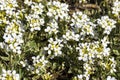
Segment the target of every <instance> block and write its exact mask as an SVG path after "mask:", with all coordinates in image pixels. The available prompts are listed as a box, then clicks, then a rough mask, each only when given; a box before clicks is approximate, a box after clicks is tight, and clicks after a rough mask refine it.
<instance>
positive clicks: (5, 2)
mask: <svg viewBox="0 0 120 80" xmlns="http://www.w3.org/2000/svg"><path fill="white" fill-rule="evenodd" d="M16 7H18V4H17V1H16V0H2V1H1V2H0V10H2V11H3V10H5V13H6V16H7V17H10V18H11V17H12V16H13V15H15V13H16V12H15V11H16Z"/></svg>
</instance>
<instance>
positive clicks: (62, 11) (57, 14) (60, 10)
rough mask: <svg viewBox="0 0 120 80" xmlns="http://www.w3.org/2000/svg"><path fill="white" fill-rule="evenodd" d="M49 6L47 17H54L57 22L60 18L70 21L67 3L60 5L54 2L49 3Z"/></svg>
mask: <svg viewBox="0 0 120 80" xmlns="http://www.w3.org/2000/svg"><path fill="white" fill-rule="evenodd" d="M47 6H48V8H49V9H48V12H47V16H49V17H51V18H52V17H54V18H55V19H56V20H58V18H60V19H68V18H69V16H68V11H69V9H68V5H67V4H65V3H60V2H59V1H53V2H48V3H47Z"/></svg>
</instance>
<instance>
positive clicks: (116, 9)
mask: <svg viewBox="0 0 120 80" xmlns="http://www.w3.org/2000/svg"><path fill="white" fill-rule="evenodd" d="M112 10H113V11H112V13H113V14H115V15H116V16H119V14H120V1H118V0H116V1H115V2H114V3H113V7H112Z"/></svg>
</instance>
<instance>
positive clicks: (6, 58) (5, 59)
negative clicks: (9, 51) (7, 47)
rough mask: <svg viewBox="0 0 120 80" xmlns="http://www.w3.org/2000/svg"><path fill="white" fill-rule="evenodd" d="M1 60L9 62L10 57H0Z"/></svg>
mask: <svg viewBox="0 0 120 80" xmlns="http://www.w3.org/2000/svg"><path fill="white" fill-rule="evenodd" d="M0 58H1V59H2V60H4V61H9V57H4V56H0Z"/></svg>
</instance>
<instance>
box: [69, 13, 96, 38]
mask: <svg viewBox="0 0 120 80" xmlns="http://www.w3.org/2000/svg"><path fill="white" fill-rule="evenodd" d="M72 17H73V18H72V19H71V22H72V23H71V24H70V25H71V26H74V27H76V28H77V30H79V31H80V35H93V36H94V28H95V26H96V25H95V24H93V23H92V22H91V21H90V19H89V17H88V16H87V15H86V14H83V13H82V12H80V11H79V12H78V11H77V12H76V13H73V15H72Z"/></svg>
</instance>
